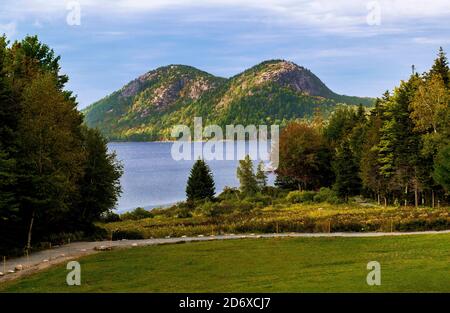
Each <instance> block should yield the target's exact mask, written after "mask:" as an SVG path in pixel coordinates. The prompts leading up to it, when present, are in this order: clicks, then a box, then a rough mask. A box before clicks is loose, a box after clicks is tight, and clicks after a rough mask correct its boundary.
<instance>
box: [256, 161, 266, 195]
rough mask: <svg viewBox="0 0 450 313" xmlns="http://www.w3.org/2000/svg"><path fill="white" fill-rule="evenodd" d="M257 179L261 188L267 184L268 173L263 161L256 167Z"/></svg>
mask: <svg viewBox="0 0 450 313" xmlns="http://www.w3.org/2000/svg"><path fill="white" fill-rule="evenodd" d="M256 181H257V183H258V187H259V189H260V190H261V189H262V188H264V187H266V186H267V174H266V172H265V171H264V162H263V161H261V162H259V163H258V167H257V169H256Z"/></svg>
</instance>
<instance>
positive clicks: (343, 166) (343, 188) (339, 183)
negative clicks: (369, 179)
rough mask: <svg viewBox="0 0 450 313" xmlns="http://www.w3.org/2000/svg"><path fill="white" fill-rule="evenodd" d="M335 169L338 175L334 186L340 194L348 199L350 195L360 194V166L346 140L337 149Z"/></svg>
mask: <svg viewBox="0 0 450 313" xmlns="http://www.w3.org/2000/svg"><path fill="white" fill-rule="evenodd" d="M333 170H334V174H335V176H336V181H335V183H334V185H333V188H334V189H335V190H336V192H337V194H338V196H340V197H341V198H344V199H345V201H347V200H348V197H349V196H352V195H357V194H359V191H360V189H361V180H360V178H359V175H358V173H359V167H358V164H357V162H356V161H355V159H354V156H353V154H352V152H351V150H350V147H349V144H348V142H346V141H344V142H343V143H342V145H341V147H340V148H338V149H337V152H336V156H335V159H334V161H333Z"/></svg>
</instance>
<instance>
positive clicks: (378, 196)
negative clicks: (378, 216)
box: [377, 193, 381, 205]
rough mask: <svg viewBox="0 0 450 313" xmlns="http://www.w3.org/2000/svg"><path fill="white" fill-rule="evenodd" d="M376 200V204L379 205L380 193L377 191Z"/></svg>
mask: <svg viewBox="0 0 450 313" xmlns="http://www.w3.org/2000/svg"><path fill="white" fill-rule="evenodd" d="M377 202H378V205H380V203H381V202H380V194H379V193H377Z"/></svg>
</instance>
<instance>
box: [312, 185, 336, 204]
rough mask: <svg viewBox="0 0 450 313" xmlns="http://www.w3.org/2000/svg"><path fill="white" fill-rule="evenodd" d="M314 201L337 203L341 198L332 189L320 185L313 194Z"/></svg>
mask: <svg viewBox="0 0 450 313" xmlns="http://www.w3.org/2000/svg"><path fill="white" fill-rule="evenodd" d="M314 202H317V203H320V202H328V203H331V204H339V203H341V200H340V199H339V197H338V195H337V194H336V192H335V191H334V190H332V189H330V188H325V187H322V188H320V190H319V192H317V193H316V195H315V196H314Z"/></svg>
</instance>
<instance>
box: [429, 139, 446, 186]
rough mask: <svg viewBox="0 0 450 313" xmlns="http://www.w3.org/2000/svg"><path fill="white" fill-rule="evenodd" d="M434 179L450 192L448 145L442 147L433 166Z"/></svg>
mask: <svg viewBox="0 0 450 313" xmlns="http://www.w3.org/2000/svg"><path fill="white" fill-rule="evenodd" d="M433 177H434V179H435V180H436V181H437V182H438V183H439V184H440V185H441V186H442V187H443V188H444V189H445V191H446V192H447V193H448V192H450V144H449V145H447V146H445V147H442V148H441V150H440V151H439V154H438V156H437V158H436V161H435V164H434V173H433Z"/></svg>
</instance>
